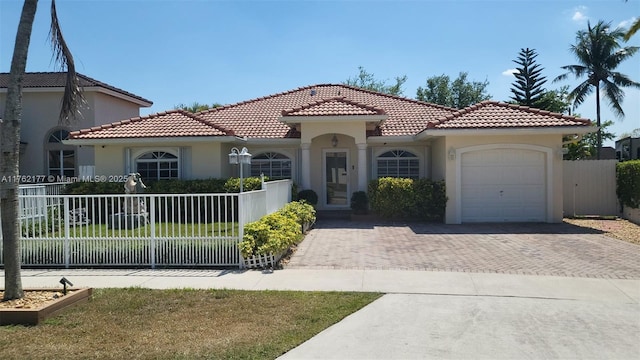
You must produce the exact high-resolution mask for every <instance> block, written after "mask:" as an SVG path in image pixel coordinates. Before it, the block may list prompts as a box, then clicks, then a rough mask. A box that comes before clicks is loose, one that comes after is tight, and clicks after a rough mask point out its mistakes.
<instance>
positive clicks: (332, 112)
mask: <svg viewBox="0 0 640 360" xmlns="http://www.w3.org/2000/svg"><path fill="white" fill-rule="evenodd" d="M384 114H385V112H384V110H382V109H379V108H377V107H375V106H371V105H365V104H360V103H358V102H355V101H351V100H347V99H345V98H344V97H335V98H328V99H322V100H319V101H316V102H312V103H309V104H306V105H303V106H299V107H297V108H295V109H288V110H282V116H347V115H384Z"/></svg>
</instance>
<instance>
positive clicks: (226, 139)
mask: <svg viewBox="0 0 640 360" xmlns="http://www.w3.org/2000/svg"><path fill="white" fill-rule="evenodd" d="M238 140H242V138H238V137H237V136H172V137H137V138H133V137H131V138H114V139H104V138H102V139H67V140H62V143H63V144H65V145H131V144H132V143H135V144H151V143H159V142H161V143H164V144H166V143H184V142H188V143H201V142H221V143H231V142H236V141H238Z"/></svg>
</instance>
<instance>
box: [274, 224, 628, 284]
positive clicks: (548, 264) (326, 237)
mask: <svg viewBox="0 0 640 360" xmlns="http://www.w3.org/2000/svg"><path fill="white" fill-rule="evenodd" d="M286 267H287V268H347V269H407V270H432V271H458V272H496V273H509V274H529V275H536V274H537V275H556V276H579V277H598V278H620V279H640V246H637V245H634V244H630V243H627V242H624V241H621V240H617V239H612V238H610V237H607V236H605V235H602V234H601V233H599V232H598V231H595V230H589V229H584V228H581V227H577V226H573V225H570V224H566V223H562V224H473V225H471V224H464V225H443V224H421V223H407V224H398V223H396V224H393V223H382V222H380V223H361V222H351V221H346V220H323V221H319V222H318V223H317V224H316V227H315V228H314V229H313V230H311V231H310V232H309V234H308V235H307V236H306V238H305V240H304V241H303V242H302V243H301V244H300V245H299V246H298V250H297V251H296V253H295V254H294V255H293V256H292V257H291V259H290V261H289V263H288V264H287V265H286Z"/></svg>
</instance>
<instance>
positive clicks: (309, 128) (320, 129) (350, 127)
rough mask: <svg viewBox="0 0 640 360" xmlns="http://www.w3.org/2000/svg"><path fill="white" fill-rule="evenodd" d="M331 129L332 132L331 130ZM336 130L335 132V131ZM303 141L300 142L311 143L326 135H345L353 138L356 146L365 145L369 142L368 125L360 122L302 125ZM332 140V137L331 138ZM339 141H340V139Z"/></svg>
mask: <svg viewBox="0 0 640 360" xmlns="http://www.w3.org/2000/svg"><path fill="white" fill-rule="evenodd" d="M329 129H331V130H329ZM333 129H335V130H333ZM300 131H301V139H300V142H301V143H303V144H305V143H311V142H312V140H314V138H316V137H318V136H322V135H325V134H329V133H330V134H333V133H335V134H336V135H337V134H343V135H347V136H350V137H352V138H353V140H352V141H353V142H354V144H364V143H366V142H367V138H366V124H365V123H364V122H362V121H360V122H350V121H344V122H313V123H303V124H302V125H301V129H300ZM329 139H331V137H329ZM338 140H339V139H338Z"/></svg>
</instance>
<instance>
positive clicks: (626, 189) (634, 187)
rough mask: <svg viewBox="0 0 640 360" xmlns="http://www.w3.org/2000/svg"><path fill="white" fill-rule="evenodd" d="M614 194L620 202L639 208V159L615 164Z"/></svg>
mask: <svg viewBox="0 0 640 360" xmlns="http://www.w3.org/2000/svg"><path fill="white" fill-rule="evenodd" d="M616 194H617V195H618V199H619V200H620V203H621V204H623V205H625V206H628V207H631V208H636V209H637V208H640V160H631V161H624V162H619V163H618V164H617V165H616Z"/></svg>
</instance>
